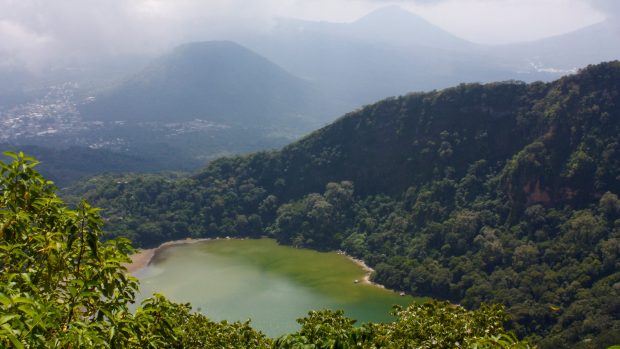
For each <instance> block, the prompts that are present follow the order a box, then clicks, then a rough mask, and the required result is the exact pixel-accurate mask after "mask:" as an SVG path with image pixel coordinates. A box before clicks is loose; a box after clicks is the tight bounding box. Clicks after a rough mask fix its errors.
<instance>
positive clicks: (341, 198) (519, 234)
mask: <svg viewBox="0 0 620 349" xmlns="http://www.w3.org/2000/svg"><path fill="white" fill-rule="evenodd" d="M619 85H620V62H611V63H604V64H600V65H596V66H590V67H588V68H586V69H584V70H582V71H580V72H579V73H578V74H576V75H573V76H568V77H565V78H562V79H560V80H558V81H555V82H552V83H533V84H524V83H519V82H502V83H495V84H487V85H480V84H467V85H461V86H458V87H454V88H450V89H445V90H441V91H434V92H430V93H415V94H410V95H406V96H401V97H398V98H392V99H387V100H384V101H381V102H379V103H376V104H373V105H369V106H366V107H364V108H362V109H361V110H358V111H355V112H353V113H350V114H347V115H345V116H344V117H342V118H341V119H339V120H337V121H336V122H335V123H333V124H332V125H329V126H327V127H325V128H323V129H321V130H319V131H316V132H314V133H313V134H311V135H309V136H308V137H306V138H304V139H302V140H301V141H299V142H296V143H293V144H291V145H289V146H287V147H285V148H284V149H282V150H281V151H278V152H263V153H257V154H253V155H249V156H244V157H233V158H223V159H219V160H216V161H214V162H212V163H211V164H210V165H209V166H208V167H206V168H205V169H204V170H202V171H200V172H199V173H197V174H196V175H194V176H191V177H187V178H181V179H178V180H171V179H168V178H163V177H158V176H139V177H136V176H109V177H98V178H94V179H92V180H89V181H87V182H83V183H81V184H80V185H79V186H76V187H75V188H73V190H72V191H71V193H69V194H71V195H79V196H85V197H87V198H88V200H90V201H93V202H94V203H95V204H96V205H97V206H101V207H103V208H104V210H103V215H104V218H105V220H106V222H107V225H106V229H107V230H108V233H109V236H118V235H125V236H129V237H130V238H132V239H133V240H134V241H135V242H136V243H137V244H138V245H140V246H152V245H155V244H158V243H160V242H162V241H165V240H169V239H176V238H182V237H188V236H192V237H198V236H223V235H230V236H259V235H271V236H274V237H275V238H277V239H278V241H280V242H281V243H285V244H292V245H297V246H308V247H312V248H317V249H344V250H346V251H347V252H348V253H350V254H352V255H354V256H357V257H360V258H363V259H364V260H365V261H366V262H367V263H368V264H370V265H371V266H372V267H374V268H375V270H376V275H375V281H377V282H379V283H382V284H385V285H386V286H388V287H391V288H395V289H399V290H404V291H406V292H409V293H412V294H415V295H423V296H431V297H435V298H439V299H446V300H450V301H452V302H455V303H459V304H462V305H464V306H466V307H468V308H476V307H478V306H479V304H480V302H483V301H484V302H492V303H502V304H504V305H506V306H507V309H508V312H509V313H510V314H511V315H512V317H513V320H512V322H511V323H510V326H511V327H512V328H513V329H515V330H516V331H517V333H518V334H519V335H520V336H531V337H532V338H533V340H534V341H536V342H537V343H538V344H539V346H540V347H542V348H558V347H576V348H600V347H605V345H611V344H614V343H618V342H620V257H619V255H620V220H619V219H620V199H619V198H618V196H617V195H618V194H619V193H620V86H619Z"/></svg>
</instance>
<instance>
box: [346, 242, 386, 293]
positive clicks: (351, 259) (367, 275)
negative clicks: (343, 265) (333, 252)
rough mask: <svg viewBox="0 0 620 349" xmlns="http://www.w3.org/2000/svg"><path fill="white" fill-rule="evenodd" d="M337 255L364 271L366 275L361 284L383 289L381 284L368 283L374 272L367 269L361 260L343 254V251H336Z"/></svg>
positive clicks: (366, 265) (369, 268) (371, 269)
mask: <svg viewBox="0 0 620 349" xmlns="http://www.w3.org/2000/svg"><path fill="white" fill-rule="evenodd" d="M338 254H341V255H343V256H345V257H347V258H348V259H349V260H350V261H352V262H353V263H355V264H357V265H359V266H360V267H361V268H362V269H363V270H364V272H365V273H366V274H365V275H364V277H363V278H362V280H361V283H363V284H368V285H373V286H377V287H381V288H385V286H383V285H381V284H378V283H376V282H372V281H370V277H371V276H372V273H374V272H375V270H374V269H373V268H371V267H369V266H368V264H366V262H364V261H363V260H361V259H358V258H355V257H353V256H350V255H348V254H347V253H345V252H344V251H338Z"/></svg>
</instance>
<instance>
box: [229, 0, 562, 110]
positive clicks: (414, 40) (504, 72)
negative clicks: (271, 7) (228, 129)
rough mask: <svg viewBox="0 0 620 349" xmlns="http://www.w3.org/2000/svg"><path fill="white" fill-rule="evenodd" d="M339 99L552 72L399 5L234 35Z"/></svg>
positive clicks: (544, 76) (347, 101) (353, 101)
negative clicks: (345, 18)
mask: <svg viewBox="0 0 620 349" xmlns="http://www.w3.org/2000/svg"><path fill="white" fill-rule="evenodd" d="M240 40H242V42H243V43H244V45H246V46H248V47H250V48H252V49H253V50H255V51H257V52H259V53H260V54H262V55H264V56H265V57H268V58H269V59H270V60H272V61H274V62H276V63H277V64H279V65H280V66H282V67H284V68H285V69H287V70H288V71H290V72H292V73H293V74H295V75H297V76H300V77H303V78H305V79H308V80H310V81H312V82H314V83H315V84H317V85H318V86H320V88H321V90H322V91H328V92H329V95H330V96H335V97H336V98H338V99H340V100H341V101H342V103H341V106H342V108H341V109H339V110H340V111H342V112H344V111H346V110H347V109H345V108H348V109H351V108H353V107H357V106H359V105H361V104H366V103H370V102H372V101H374V100H377V99H380V98H385V97H388V96H393V95H398V94H402V93H406V92H411V91H420V90H430V89H437V88H445V87H448V86H451V85H455V84H458V83H461V82H490V81H498V80H511V79H517V80H524V81H534V80H550V79H552V78H556V77H558V76H559V75H560V74H559V73H549V72H545V71H537V70H535V69H531V68H530V69H523V68H522V67H523V65H518V64H507V63H506V62H505V61H504V58H503V56H502V57H498V56H500V55H498V54H496V52H495V50H494V49H492V48H487V47H485V46H482V45H476V44H473V43H470V42H468V41H466V40H463V39H461V38H458V37H456V36H454V35H452V34H450V33H448V32H446V31H444V30H443V29H441V28H439V27H437V26H435V25H433V24H431V23H429V22H427V21H426V20H424V19H422V18H421V17H419V16H417V15H415V14H413V13H410V12H408V11H405V10H402V9H400V8H398V7H387V8H383V9H379V10H376V11H374V12H372V13H370V14H368V15H366V16H365V17H362V18H361V19H359V20H357V21H355V22H352V23H326V22H311V21H301V20H290V19H285V20H281V21H279V22H278V24H277V25H276V26H275V28H274V29H273V30H272V31H271V32H269V33H267V34H263V35H256V36H250V37H246V38H242V39H240Z"/></svg>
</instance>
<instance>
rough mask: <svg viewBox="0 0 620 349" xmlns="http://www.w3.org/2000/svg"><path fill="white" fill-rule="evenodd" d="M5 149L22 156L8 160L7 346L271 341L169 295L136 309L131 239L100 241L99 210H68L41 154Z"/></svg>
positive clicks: (2, 318)
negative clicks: (132, 307) (40, 163)
mask: <svg viewBox="0 0 620 349" xmlns="http://www.w3.org/2000/svg"><path fill="white" fill-rule="evenodd" d="M5 155H6V156H9V157H11V158H12V159H13V161H12V162H11V163H9V164H5V163H3V162H0V175H1V177H0V270H1V273H0V346H1V347H15V348H44V347H54V348H84V347H88V348H93V347H98V348H107V347H111V348H172V347H187V348H203V347H213V348H216V347H217V348H219V347H223V346H222V345H221V343H223V342H224V341H225V342H226V343H229V344H228V345H229V347H230V346H232V347H248V346H250V347H257V348H264V347H267V346H268V344H269V343H270V342H269V341H268V340H267V339H265V337H264V335H263V334H261V333H260V332H257V331H255V330H253V329H251V328H250V327H249V326H248V324H239V323H234V324H227V323H214V322H211V321H210V320H208V319H207V318H206V317H204V316H202V315H197V314H190V313H189V306H187V305H178V304H174V303H171V302H169V301H167V300H166V299H165V298H163V297H162V296H159V295H156V296H155V297H153V298H150V299H147V300H145V301H144V302H143V304H142V306H140V307H138V308H137V310H136V311H135V313H131V312H130V311H129V308H128V306H129V304H130V303H133V301H134V297H135V293H136V291H137V289H138V283H137V281H136V279H135V278H134V277H132V276H130V275H129V274H127V272H126V269H125V267H123V263H127V262H129V261H130V259H129V258H128V253H130V252H132V251H133V249H132V247H131V245H130V243H129V240H127V239H116V240H109V241H107V242H105V243H102V242H100V241H99V239H100V237H101V236H102V230H101V226H102V224H103V221H102V220H101V218H100V216H99V213H98V209H95V208H92V207H91V206H90V205H88V204H87V203H86V202H81V203H80V204H79V205H78V206H77V208H76V209H75V210H72V209H69V208H67V207H66V206H65V204H64V203H63V202H62V201H61V200H60V199H59V198H58V197H57V196H56V194H55V193H54V187H53V186H52V184H51V182H49V181H47V180H45V179H44V178H43V177H42V176H41V175H40V174H39V173H37V172H36V170H34V166H35V165H36V164H37V162H36V161H35V160H34V159H33V158H30V157H28V156H25V155H23V154H22V153H20V154H15V153H9V152H7V153H5ZM214 334H217V336H215V335H214ZM218 336H219V337H218Z"/></svg>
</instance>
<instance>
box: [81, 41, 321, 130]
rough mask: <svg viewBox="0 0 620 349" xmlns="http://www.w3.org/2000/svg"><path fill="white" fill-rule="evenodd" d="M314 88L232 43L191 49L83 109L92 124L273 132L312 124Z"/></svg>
mask: <svg viewBox="0 0 620 349" xmlns="http://www.w3.org/2000/svg"><path fill="white" fill-rule="evenodd" d="M311 93H312V87H311V86H310V84H309V83H307V82H306V81H304V80H302V79H300V78H297V77H295V76H293V75H291V74H289V73H287V72H286V71H284V70H283V69H282V68H280V67H278V66H277V65H275V64H274V63H272V62H270V61H268V60H267V59H265V58H263V57H261V56H259V55H257V54H255V53H254V52H252V51H250V50H248V49H246V48H244V47H242V46H240V45H238V44H235V43H233V42H230V41H210V42H200V43H190V44H185V45H182V46H180V47H177V48H176V49H175V50H173V51H172V52H171V53H169V54H167V55H165V56H163V57H160V58H159V59H157V60H155V61H154V62H152V63H151V64H150V65H149V66H148V67H147V68H146V69H144V70H143V71H141V72H140V73H138V74H136V75H134V76H132V77H130V78H128V79H127V80H125V81H124V82H122V83H121V84H120V85H118V86H116V87H114V88H112V89H111V90H110V91H108V92H107V93H103V94H101V95H99V96H96V100H95V101H94V102H92V103H88V104H85V105H83V106H82V107H81V113H82V115H83V116H84V117H85V118H87V119H90V120H109V121H112V120H125V121H143V122H144V121H161V122H178V121H188V120H193V119H203V120H209V121H215V122H220V123H224V124H228V125H243V126H253V127H269V126H274V125H287V126H291V125H295V124H296V123H304V122H308V121H309V120H311V119H312V117H313V115H311V113H310V112H308V110H309V109H310V107H311V106H312V105H311V104H310V102H309V100H308V99H309V98H310V97H309V96H310V94H311Z"/></svg>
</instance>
